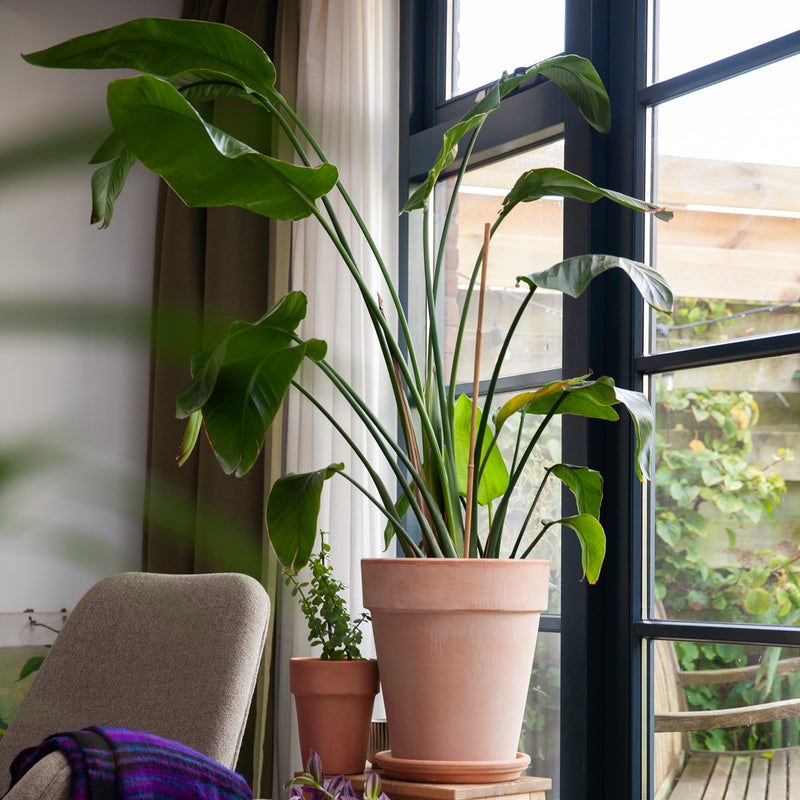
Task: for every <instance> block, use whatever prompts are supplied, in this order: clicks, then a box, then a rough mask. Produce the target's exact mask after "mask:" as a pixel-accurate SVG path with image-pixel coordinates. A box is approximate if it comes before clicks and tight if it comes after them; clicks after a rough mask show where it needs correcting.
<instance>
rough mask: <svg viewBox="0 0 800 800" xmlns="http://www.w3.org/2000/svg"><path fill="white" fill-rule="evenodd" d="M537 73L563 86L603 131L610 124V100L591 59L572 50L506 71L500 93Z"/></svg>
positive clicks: (568, 94) (588, 120)
mask: <svg viewBox="0 0 800 800" xmlns="http://www.w3.org/2000/svg"><path fill="white" fill-rule="evenodd" d="M534 75H543V76H544V77H545V78H549V79H550V80H551V81H553V83H555V84H557V85H558V86H559V87H561V90H562V91H563V92H564V94H565V95H567V97H569V99H570V100H572V102H573V103H575V106H576V108H577V109H578V111H580V112H581V114H582V115H583V118H584V119H585V120H586V121H587V122H588V123H589V124H590V125H591V126H592V127H593V128H595V129H596V130H598V131H600V133H606V132H607V131H608V130H609V129H610V128H611V104H610V103H609V100H608V94H607V92H606V89H605V86H603V81H602V80H601V79H600V76H599V75H598V74H597V70H596V69H595V68H594V65H593V64H592V62H591V61H589V60H587V59H585V58H583V56H576V55H573V54H572V53H567V54H566V55H561V56H554V57H553V58H548V59H547V60H545V61H540V62H539V63H538V64H534V65H533V66H532V67H529V68H528V69H526V70H519V71H517V72H515V73H514V74H513V75H509V76H505V75H504V76H503V77H502V78H501V79H500V95H501V96H502V97H505V96H506V95H507V94H508V93H509V92H511V91H513V90H514V89H516V88H517V87H518V86H519V85H520V84H521V83H523V82H524V81H527V80H528V79H529V78H532V77H533V76H534Z"/></svg>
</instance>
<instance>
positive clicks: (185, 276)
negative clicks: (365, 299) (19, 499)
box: [143, 0, 296, 796]
mask: <svg viewBox="0 0 800 800" xmlns="http://www.w3.org/2000/svg"><path fill="white" fill-rule="evenodd" d="M287 5H289V6H291V3H289V4H287ZM283 6H284V3H283V2H281V0H256V2H253V0H186V2H185V4H184V9H183V17H184V18H193V19H203V20H210V21H214V22H224V23H227V24H229V25H232V26H234V27H236V28H238V29H240V30H242V31H243V32H244V33H246V34H247V35H249V36H250V37H251V38H253V39H255V40H256V41H257V42H258V43H259V44H260V45H261V46H262V47H264V49H265V50H266V51H267V52H268V53H269V54H270V56H271V57H274V56H275V52H276V45H277V46H278V47H279V48H280V49H282V50H283V51H284V55H286V57H287V58H289V59H291V52H290V51H291V49H292V48H295V49H296V34H295V35H294V38H293V37H292V35H291V33H289V34H288V35H287V34H286V32H285V31H284V30H283V29H282V25H283V22H282V21H283V18H284V7H283ZM291 77H293V76H291ZM207 113H208V115H209V116H210V117H211V118H212V120H213V121H214V122H215V123H216V124H219V125H220V126H221V127H223V128H227V129H229V130H231V132H232V133H234V134H235V135H237V136H239V137H240V138H242V139H243V140H244V141H246V142H248V143H250V144H252V145H253V146H255V147H258V148H259V149H262V150H266V151H267V152H269V147H270V127H269V124H268V122H267V119H266V117H265V115H264V114H263V113H259V110H258V109H255V108H254V107H252V108H251V107H247V106H245V104H241V103H239V104H235V105H234V104H233V103H230V102H228V101H218V102H217V103H215V104H214V106H213V108H211V107H210V108H209V109H208V112H207ZM158 214H159V221H158V236H157V242H156V264H155V283H154V308H153V334H152V342H153V356H152V362H151V363H152V368H151V388H150V398H151V399H150V430H149V443H148V444H149V446H148V475H147V498H146V512H145V517H146V521H145V531H144V554H143V555H144V559H143V561H144V568H145V569H146V570H148V571H153V572H170V573H194V572H222V571H235V572H243V573H246V574H249V575H252V576H254V577H255V578H257V579H259V580H260V581H261V582H262V583H263V584H264V585H265V587H266V588H267V590H268V592H269V593H270V595H271V597H272V599H273V607H275V605H276V600H277V598H276V592H275V586H276V582H277V568H276V566H275V563H274V561H273V558H272V556H271V551H270V549H269V545H268V544H267V543H266V542H265V538H264V520H263V508H264V490H265V485H267V486H268V485H270V484H271V483H272V481H273V480H274V479H275V478H276V477H277V476H278V475H279V474H280V468H281V451H282V444H281V436H282V434H281V430H280V428H281V425H280V422H276V424H275V425H274V426H273V430H272V432H271V434H270V436H269V438H268V440H267V443H266V446H265V452H264V455H263V456H262V458H261V459H260V460H259V461H258V463H257V464H256V466H255V467H254V468H253V469H252V471H251V472H250V473H249V474H248V475H247V476H245V477H244V478H239V479H237V478H234V477H232V476H228V475H225V474H224V473H223V471H222V469H221V467H220V466H219V464H218V463H217V461H216V458H215V456H214V454H213V452H212V451H211V449H210V447H209V446H208V444H207V442H206V441H205V439H204V437H201V441H200V442H198V448H197V450H196V452H195V453H194V454H193V455H192V458H191V459H190V460H189V461H188V462H187V463H186V464H185V465H184V466H183V467H181V468H178V466H177V464H176V460H175V456H176V453H177V448H178V446H179V444H180V441H181V437H182V435H183V427H184V422H183V421H180V420H176V419H175V399H176V397H177V395H178V393H179V392H180V390H181V389H182V388H183V386H185V384H186V383H187V382H188V380H189V377H190V375H189V360H190V358H191V356H192V355H193V354H195V353H198V352H200V351H201V350H203V349H205V348H207V347H209V346H212V345H213V344H215V343H216V341H217V340H218V339H219V338H220V336H221V334H222V332H223V331H224V330H225V329H226V328H227V326H228V325H229V324H230V322H232V321H233V320H235V319H247V320H251V321H254V320H256V319H258V318H259V317H261V316H262V315H263V313H264V312H265V311H266V310H267V309H268V308H269V307H270V306H271V305H272V304H273V303H274V302H275V301H276V300H277V299H278V298H279V297H281V296H283V295H284V294H285V293H286V291H287V290H288V274H289V273H288V270H289V265H288V247H287V244H286V243H287V241H288V239H287V236H288V234H287V233H286V232H283V231H282V230H281V228H280V226H279V225H278V224H276V223H274V222H272V221H270V220H268V219H266V218H264V217H260V216H258V215H255V214H251V213H248V212H245V211H243V210H241V209H235V208H219V209H208V210H205V209H190V208H188V207H186V206H185V205H183V203H182V202H181V201H180V200H179V199H178V198H177V197H176V196H175V195H174V194H173V193H172V192H171V191H169V190H167V189H166V188H164V187H162V195H161V198H160V202H159V211H158ZM285 227H286V228H287V230H288V225H285ZM273 619H274V613H273ZM271 661H272V644H271V632H270V637H269V639H268V642H267V648H266V653H265V659H264V669H263V674H262V679H261V680H260V682H259V687H258V689H257V696H256V701H255V702H254V704H253V708H252V710H251V715H250V716H251V719H250V721H249V722H248V728H247V732H246V734H245V740H244V742H243V744H242V750H241V755H240V759H239V765H238V767H237V768H238V770H239V771H240V772H241V773H242V774H244V775H245V776H246V777H247V779H248V780H251V781H252V782H253V788H254V790H255V792H256V796H258V794H259V789H260V785H261V784H260V782H259V781H260V780H261V781H262V782H263V785H266V786H268V787H269V786H271V785H272V774H271V766H272V750H273V742H272V731H273V724H272V720H271V708H272V692H271V686H270V680H269V676H270V671H271Z"/></svg>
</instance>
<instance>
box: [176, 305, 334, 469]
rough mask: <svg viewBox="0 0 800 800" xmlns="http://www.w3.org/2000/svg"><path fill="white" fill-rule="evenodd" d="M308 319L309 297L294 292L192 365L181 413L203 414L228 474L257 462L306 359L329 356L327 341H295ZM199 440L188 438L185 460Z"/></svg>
mask: <svg viewBox="0 0 800 800" xmlns="http://www.w3.org/2000/svg"><path fill="white" fill-rule="evenodd" d="M305 314H306V298H305V295H303V293H302V292H291V293H289V294H288V295H287V296H286V297H284V298H283V299H282V300H281V301H280V302H279V303H277V304H276V305H275V306H273V308H272V309H270V311H268V312H267V313H266V314H265V315H264V316H263V317H262V318H261V319H260V320H259V321H258V322H256V323H254V324H251V323H249V322H241V321H238V322H234V323H233V324H232V325H231V326H230V328H229V330H228V334H227V336H226V337H225V338H224V339H223V340H222V342H220V343H219V344H218V345H217V346H216V347H215V348H214V349H213V350H209V351H207V352H205V353H202V354H200V355H198V356H196V357H195V358H194V359H193V360H192V381H191V382H190V383H189V385H188V386H187V387H186V388H185V389H184V390H183V391H182V392H181V394H180V395H179V397H178V403H177V414H178V416H179V417H186V416H190V417H191V416H192V415H193V414H194V413H195V412H196V411H198V410H201V411H202V415H203V423H204V426H205V429H206V434H207V435H208V439H209V442H210V443H211V446H212V448H213V450H214V453H215V454H216V456H217V459H218V460H219V462H220V464H221V465H222V467H223V469H224V470H225V471H226V472H228V473H230V472H234V471H235V472H236V474H237V475H244V474H245V473H246V472H247V471H248V470H250V468H251V467H252V466H253V464H254V463H255V460H256V458H257V456H258V453H259V452H260V450H261V447H262V446H263V444H264V437H265V436H266V433H267V430H269V427H270V425H271V424H272V421H273V419H274V418H275V415H276V414H277V412H278V409H279V408H280V405H281V402H282V401H283V398H284V396H285V395H286V392H287V391H288V389H289V386H290V385H291V382H292V379H293V378H294V376H295V374H296V373H297V370H298V369H299V368H300V364H301V363H302V361H303V359H304V358H306V357H308V358H311V359H313V360H316V361H318V360H320V359H322V358H324V357H325V352H326V349H327V345H326V344H325V343H324V342H322V341H320V340H318V339H310V340H308V341H306V342H303V341H297V339H296V336H295V334H294V330H295V328H296V327H297V326H298V325H299V323H300V321H301V320H302V319H303V318H304V317H305ZM194 424H195V425H196V418H195V419H194ZM195 440H196V435H194V436H193V437H188V438H185V440H184V446H183V449H182V456H181V457H182V459H183V460H185V458H186V457H187V456H188V453H189V452H190V451H191V447H193V446H194V441H195Z"/></svg>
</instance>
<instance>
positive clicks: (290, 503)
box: [267, 464, 344, 571]
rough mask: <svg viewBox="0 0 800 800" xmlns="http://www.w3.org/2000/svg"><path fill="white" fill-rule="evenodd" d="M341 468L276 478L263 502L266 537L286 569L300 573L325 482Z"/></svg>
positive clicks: (313, 535) (308, 552) (310, 547)
mask: <svg viewBox="0 0 800 800" xmlns="http://www.w3.org/2000/svg"><path fill="white" fill-rule="evenodd" d="M343 469H344V464H331V465H330V466H327V467H325V468H324V469H318V470H315V471H314V472H305V473H301V474H298V473H294V472H291V473H289V474H288V475H284V476H283V477H281V478H278V480H277V481H275V483H274V484H273V485H272V489H271V490H270V493H269V497H268V498H267V534H268V535H269V540H270V543H271V544H272V548H273V550H275V555H276V556H277V557H278V560H279V561H280V562H281V564H283V566H284V567H286V568H287V569H291V570H294V571H297V570H299V569H302V568H303V567H304V566H305V565H306V564H307V563H308V559H309V558H310V557H311V552H312V550H313V547H314V541H315V539H316V538H317V517H318V516H319V503H320V496H321V494H322V485H323V483H325V481H326V480H327V479H328V478H330V477H332V476H333V475H335V474H336V473H337V472H341V471H342V470H343Z"/></svg>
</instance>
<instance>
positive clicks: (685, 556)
mask: <svg viewBox="0 0 800 800" xmlns="http://www.w3.org/2000/svg"><path fill="white" fill-rule="evenodd" d="M656 403H657V414H658V417H659V421H658V424H657V429H658V431H659V433H658V434H657V441H656V447H657V453H658V460H657V462H656V473H655V481H654V489H655V522H656V536H657V538H656V548H655V592H656V600H657V601H660V602H662V603H663V604H664V607H665V609H666V610H667V615H668V616H669V617H672V618H682V619H704V620H711V621H725V622H734V623H735V622H757V623H760V624H780V625H796V624H798V621H799V620H800V570H799V569H798V566H799V565H800V547H798V542H797V540H795V541H778V539H779V538H780V537H779V536H764V537H763V543H764V547H763V548H760V549H745V548H743V547H739V542H738V541H737V533H740V532H741V531H742V530H746V529H747V528H750V529H751V530H752V529H753V528H754V526H760V527H761V529H763V530H765V531H770V530H774V529H775V525H774V522H773V521H771V520H770V517H771V515H772V514H773V513H774V512H775V510H776V508H777V506H778V504H779V503H780V501H781V498H782V496H783V495H784V493H785V492H786V484H785V481H784V480H783V478H781V476H780V475H779V474H778V472H777V471H776V470H775V466H776V464H778V463H779V462H781V461H785V460H788V459H790V458H792V454H791V452H789V451H787V450H777V451H776V452H774V453H773V454H772V455H771V459H770V460H769V461H768V462H767V463H754V461H755V459H754V453H753V428H754V427H755V426H756V424H757V423H758V418H759V408H758V405H757V403H756V402H755V400H754V398H753V395H752V394H750V393H749V392H746V391H742V392H733V391H713V390H711V389H708V388H697V389H677V390H673V391H670V392H666V391H661V393H660V394H659V396H658V397H657V398H656ZM720 537H721V538H723V540H724V541H725V544H726V545H727V546H726V547H724V548H721V547H720V546H719V545H718V544H717V541H718V540H719V538H720ZM675 648H676V653H677V656H678V661H679V664H680V667H681V669H683V670H692V671H694V670H703V669H721V668H726V667H741V666H747V665H749V664H758V663H760V665H761V669H760V670H759V674H758V678H757V680H756V681H755V683H753V682H752V681H749V682H744V683H740V684H735V685H733V686H731V685H711V686H690V687H686V690H685V691H686V699H687V703H688V705H689V708H690V709H691V710H704V709H713V708H731V707H735V706H741V705H745V704H754V703H763V702H769V701H773V700H779V699H782V698H785V697H796V696H798V690H800V676H793V675H787V676H782V675H776V674H775V664H776V662H777V661H778V659H779V658H787V657H789V656H794V655H797V653H796V652H795V651H789V650H787V649H785V648H784V649H781V648H771V649H769V650H767V651H766V653H765V655H764V656H763V659H762V652H761V650H760V649H757V648H746V647H742V646H738V645H727V644H713V643H709V644H695V643H691V642H677V643H676V645H675ZM799 739H800V722H798V720H796V719H795V720H787V721H779V722H776V723H769V724H764V725H758V726H752V727H749V728H739V729H727V730H714V731H699V732H696V733H693V734H692V746H693V747H695V748H699V749H711V750H719V749H747V748H750V749H762V748H764V749H769V748H773V747H782V746H788V745H790V744H797V743H798V740H799Z"/></svg>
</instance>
